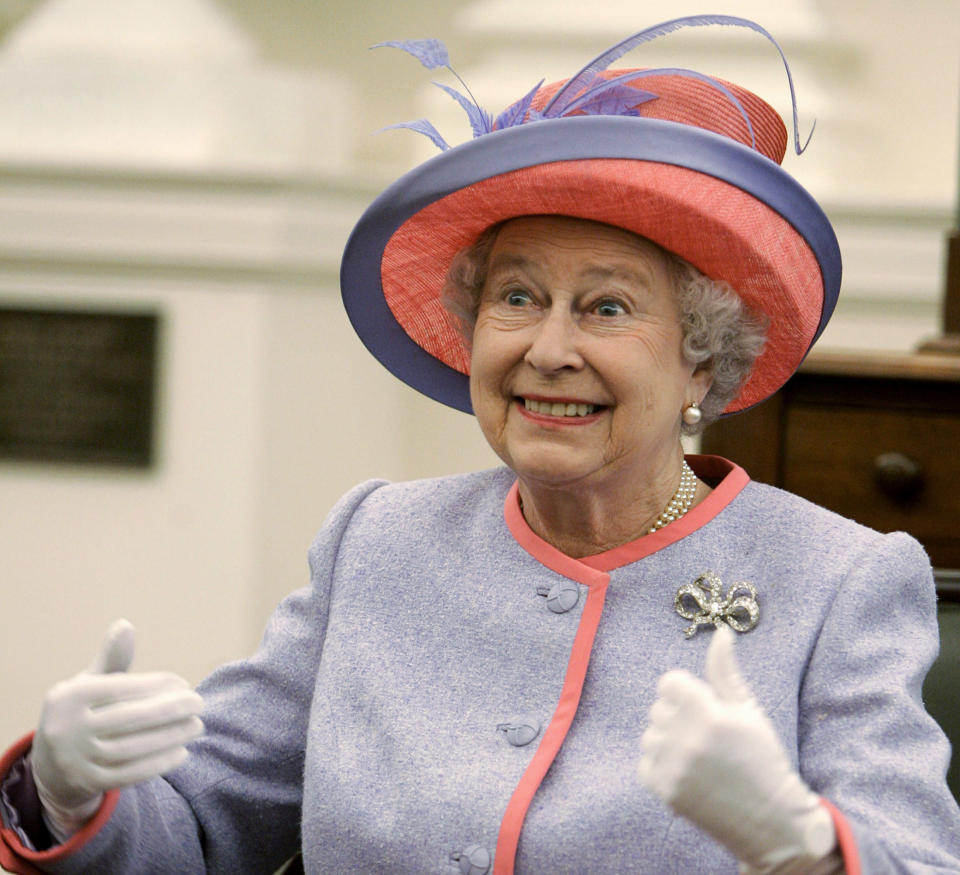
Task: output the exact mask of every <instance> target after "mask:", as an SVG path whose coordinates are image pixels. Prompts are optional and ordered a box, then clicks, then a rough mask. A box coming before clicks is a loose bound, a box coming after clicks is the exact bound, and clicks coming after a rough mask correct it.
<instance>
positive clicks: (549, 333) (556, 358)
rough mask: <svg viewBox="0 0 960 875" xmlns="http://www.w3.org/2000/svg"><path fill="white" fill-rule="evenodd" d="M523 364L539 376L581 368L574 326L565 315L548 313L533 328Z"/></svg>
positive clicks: (571, 320)
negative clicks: (540, 374) (534, 370)
mask: <svg viewBox="0 0 960 875" xmlns="http://www.w3.org/2000/svg"><path fill="white" fill-rule="evenodd" d="M533 330H534V335H533V338H532V339H531V342H530V347H529V348H528V349H527V352H526V355H524V357H523V358H524V361H525V362H526V363H527V364H528V365H530V366H531V367H532V368H534V369H536V370H537V371H539V372H540V373H543V374H549V373H554V372H556V371H560V370H563V369H564V368H570V369H573V370H579V369H580V368H582V367H583V358H582V357H581V355H580V352H579V349H578V346H577V326H576V324H575V323H574V321H573V318H572V317H571V315H570V314H569V313H565V312H563V311H561V310H550V311H549V312H548V313H547V315H546V316H545V318H543V319H542V320H541V321H540V322H539V323H538V324H537V326H536V327H535V328H534V329H533Z"/></svg>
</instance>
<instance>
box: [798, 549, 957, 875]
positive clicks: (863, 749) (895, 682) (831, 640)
mask: <svg viewBox="0 0 960 875" xmlns="http://www.w3.org/2000/svg"><path fill="white" fill-rule="evenodd" d="M937 649H938V629H937V614H936V592H935V589H934V584H933V577H932V574H931V571H930V564H929V561H928V559H927V557H926V555H925V553H924V552H923V549H922V548H921V547H920V545H919V544H918V543H917V542H916V541H915V540H914V539H913V538H911V537H910V536H908V535H905V534H903V533H895V534H892V535H877V536H876V538H875V539H872V540H871V541H870V542H869V543H868V545H867V547H866V548H865V549H864V550H862V551H861V553H860V555H859V556H857V557H855V558H854V561H853V562H852V564H851V571H850V572H849V573H848V574H847V576H846V578H845V580H844V582H843V584H842V585H841V587H840V588H839V590H838V592H837V594H836V597H835V599H834V602H833V604H832V606H831V608H830V610H829V612H828V614H827V616H826V619H825V621H824V624H823V627H822V629H821V631H820V635H819V638H818V641H817V644H816V646H815V648H814V650H813V653H812V656H811V659H810V663H809V666H808V670H807V673H806V677H805V679H804V682H803V686H802V688H801V691H800V725H799V726H798V730H799V753H800V766H801V772H802V773H803V777H804V778H805V780H806V781H807V782H808V783H809V784H810V786H811V787H813V788H814V789H815V790H816V791H817V792H818V793H819V794H820V795H821V796H823V797H824V799H826V800H827V801H828V802H830V803H831V804H832V806H833V807H834V808H835V812H834V819H835V822H836V823H837V825H838V833H839V834H840V837H841V845H842V846H844V852H845V853H844V862H845V865H846V870H847V873H848V875H855V873H858V872H862V873H864V875H880V873H883V875H886V873H908V872H909V873H931V875H932V873H947V872H951V873H956V872H960V810H958V808H957V804H956V802H955V801H954V799H953V797H952V795H951V794H950V791H949V789H948V788H947V785H946V780H945V775H946V771H947V767H948V765H949V761H950V745H949V743H948V742H947V739H946V738H945V736H944V734H943V732H942V731H941V730H940V727H939V726H938V725H937V724H936V723H935V722H934V720H933V719H932V718H931V717H930V716H929V715H928V714H927V713H926V710H925V709H924V706H923V701H922V698H921V688H922V685H923V680H924V678H925V676H926V674H927V670H928V669H929V668H930V665H931V664H932V663H933V660H934V659H935V658H936V655H937Z"/></svg>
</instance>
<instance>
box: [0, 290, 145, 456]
mask: <svg viewBox="0 0 960 875" xmlns="http://www.w3.org/2000/svg"><path fill="white" fill-rule="evenodd" d="M157 326H158V317H157V316H156V315H153V314H141V313H117V312H100V311H81V310H51V309H40V308H36V309H29V308H12V307H0V458H6V459H28V460H34V461H58V462H94V463H102V464H109V465H128V466H138V467H146V466H148V465H150V463H151V459H152V455H153V453H152V451H153V420H154V395H155V380H156V371H157V367H156V353H157V332H158V327H157Z"/></svg>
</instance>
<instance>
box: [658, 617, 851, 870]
mask: <svg viewBox="0 0 960 875" xmlns="http://www.w3.org/2000/svg"><path fill="white" fill-rule="evenodd" d="M733 648H734V634H733V632H732V631H731V630H730V629H728V628H726V627H725V626H724V627H723V628H720V629H718V630H717V631H716V632H714V633H713V640H712V641H711V642H710V647H709V649H708V651H707V657H706V662H705V664H704V676H705V678H706V680H705V681H704V680H700V679H699V678H695V677H693V675H691V674H689V673H688V672H685V671H670V672H667V673H666V674H664V675H663V677H662V678H661V679H660V683H659V687H658V692H659V698H658V699H657V701H656V702H654V704H653V705H652V706H651V708H650V714H649V725H648V727H647V730H646V732H644V734H643V738H642V740H641V743H642V745H643V750H644V754H643V759H642V760H641V762H640V778H641V780H642V781H643V783H644V784H646V785H647V787H648V788H649V789H650V790H652V791H653V792H654V793H655V794H656V795H657V796H659V797H660V798H661V799H662V800H663V801H664V802H665V803H666V804H667V805H669V806H670V807H671V808H672V809H673V810H674V811H675V812H676V813H677V814H680V815H682V816H684V817H686V818H687V819H688V820H690V821H692V822H693V823H694V824H696V826H698V827H699V828H700V829H702V830H703V831H704V832H706V833H708V834H709V835H710V836H712V837H713V838H714V839H716V840H717V841H718V842H720V844H722V845H724V846H725V847H726V848H727V849H728V850H729V851H730V852H731V853H733V855H734V856H735V857H736V858H737V859H738V860H739V861H740V862H741V863H742V864H744V869H745V871H748V872H757V873H770V872H776V873H778V875H780V873H790V875H794V873H806V872H811V871H813V870H814V868H815V867H816V864H817V863H818V862H819V861H821V860H822V858H824V857H825V856H826V855H827V854H830V852H831V851H833V850H834V848H835V847H836V833H835V831H834V828H833V821H832V819H831V817H830V814H829V813H828V812H827V810H826V808H825V807H824V806H823V805H821V804H820V802H819V797H818V796H817V795H816V794H815V793H813V791H811V790H810V788H809V787H807V785H806V784H805V783H804V782H803V780H802V779H801V778H800V776H799V775H798V774H797V773H796V772H795V771H794V769H793V767H792V766H791V764H790V761H789V759H788V757H787V754H786V752H785V751H784V749H783V746H782V744H781V743H780V740H779V738H778V737H777V734H776V731H775V730H774V728H773V725H772V724H771V722H770V720H769V719H768V718H767V716H766V714H764V713H763V710H762V709H761V708H760V706H759V704H757V701H756V699H755V698H754V697H753V694H752V693H751V692H750V689H749V687H748V686H747V685H746V683H745V682H744V680H743V678H742V677H741V675H740V670H739V668H738V666H737V661H736V657H735V656H734V652H733ZM824 862H826V861H824ZM817 868H818V867H817ZM744 869H742V870H741V871H744Z"/></svg>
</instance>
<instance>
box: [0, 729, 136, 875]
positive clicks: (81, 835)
mask: <svg viewBox="0 0 960 875" xmlns="http://www.w3.org/2000/svg"><path fill="white" fill-rule="evenodd" d="M32 745H33V733H32V732H31V733H30V734H29V735H25V736H24V737H23V738H21V739H20V740H19V741H18V742H17V743H16V744H14V745H13V746H12V747H11V748H10V749H9V750H8V751H7V752H6V753H5V754H4V755H3V757H2V758H0V780H2V779H3V778H4V777H6V776H7V775H8V774H9V773H10V770H11V769H12V768H13V765H14V763H16V762H17V760H19V759H20V758H21V757H24V756H26V755H27V754H28V753H29V752H30V748H31V747H32ZM119 798H120V791H119V790H110V791H109V792H108V793H106V794H104V800H103V804H102V805H101V806H100V808H99V809H97V813H96V814H95V815H94V816H93V819H92V820H90V822H89V823H87V824H86V826H84V827H83V829H81V830H80V831H79V832H77V833H75V834H74V835H72V836H70V838H69V839H67V841H65V842H64V843H63V844H62V845H55V846H54V847H52V848H49V849H48V850H46V851H34V850H31V849H30V848H26V847H24V845H23V843H22V842H21V841H20V838H19V836H18V835H17V834H16V833H15V832H14V831H13V830H12V829H8V828H6V827H2V828H0V864H2V865H3V866H5V867H6V868H7V869H9V871H11V872H17V873H20V875H42V873H41V872H40V870H39V869H37V868H36V867H35V866H34V865H33V864H38V865H39V864H42V863H53V862H55V861H57V860H62V859H63V858H64V857H68V856H69V855H70V854H74V853H76V852H77V851H79V850H80V848H82V847H83V846H84V845H85V844H87V842H89V841H90V840H91V839H92V838H93V837H94V836H95V835H96V834H97V833H98V832H99V831H100V829H101V827H102V826H103V825H104V824H105V823H106V822H107V821H108V820H109V819H110V815H111V814H113V810H114V808H116V807H117V800H118V799H119Z"/></svg>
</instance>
